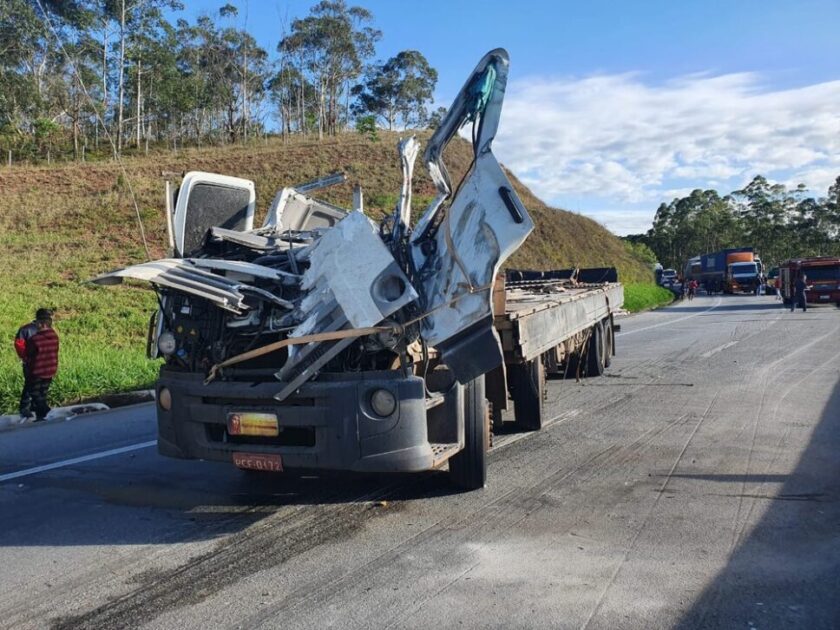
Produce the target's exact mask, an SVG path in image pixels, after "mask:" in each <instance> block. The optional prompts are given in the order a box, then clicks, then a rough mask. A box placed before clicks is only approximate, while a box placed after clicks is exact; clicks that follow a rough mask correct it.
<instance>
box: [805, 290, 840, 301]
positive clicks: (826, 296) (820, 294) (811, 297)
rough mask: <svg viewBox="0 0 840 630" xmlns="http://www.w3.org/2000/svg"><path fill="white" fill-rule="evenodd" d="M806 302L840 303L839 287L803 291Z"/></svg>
mask: <svg viewBox="0 0 840 630" xmlns="http://www.w3.org/2000/svg"><path fill="white" fill-rule="evenodd" d="M805 301H806V302H807V303H808V304H831V303H834V304H840V289H836V290H824V291H805Z"/></svg>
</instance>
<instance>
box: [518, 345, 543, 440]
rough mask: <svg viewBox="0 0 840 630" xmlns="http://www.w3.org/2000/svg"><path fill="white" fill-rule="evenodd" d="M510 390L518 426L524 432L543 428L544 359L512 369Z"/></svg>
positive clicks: (540, 358) (539, 358)
mask: <svg viewBox="0 0 840 630" xmlns="http://www.w3.org/2000/svg"><path fill="white" fill-rule="evenodd" d="M510 389H511V398H513V409H514V415H515V416H516V420H515V423H516V426H517V428H519V429H521V430H523V431H539V430H540V429H541V428H542V423H543V420H542V416H543V396H544V395H545V366H543V362H542V357H541V356H540V357H537V358H536V359H534V360H533V361H528V362H526V363H521V364H517V365H513V366H511V368H510Z"/></svg>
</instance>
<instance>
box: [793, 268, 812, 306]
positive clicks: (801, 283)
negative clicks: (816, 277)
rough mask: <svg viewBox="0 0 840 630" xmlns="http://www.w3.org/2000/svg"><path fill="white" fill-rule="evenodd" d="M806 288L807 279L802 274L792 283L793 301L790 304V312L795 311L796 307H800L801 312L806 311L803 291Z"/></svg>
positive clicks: (806, 304)
mask: <svg viewBox="0 0 840 630" xmlns="http://www.w3.org/2000/svg"><path fill="white" fill-rule="evenodd" d="M807 288H808V277H807V276H806V275H805V274H804V273H803V274H801V275H799V277H797V278H796V281H795V282H794V283H793V300H791V302H790V312H791V313H793V311H794V310H796V305H797V304H799V306H801V307H802V312H803V313H804V312H805V311H807V310H808V303H807V301H806V299H805V289H807Z"/></svg>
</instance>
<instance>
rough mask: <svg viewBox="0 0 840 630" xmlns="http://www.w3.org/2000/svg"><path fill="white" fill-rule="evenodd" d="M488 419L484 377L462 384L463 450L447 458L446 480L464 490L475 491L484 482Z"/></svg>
mask: <svg viewBox="0 0 840 630" xmlns="http://www.w3.org/2000/svg"><path fill="white" fill-rule="evenodd" d="M488 448H490V418H489V415H488V413H487V399H486V398H485V397H484V376H483V375H482V376H479V377H478V378H477V379H475V380H473V381H470V382H469V383H467V384H466V385H464V448H463V450H461V451H460V452H459V453H458V454H456V455H453V456H452V457H450V458H449V479H450V481H452V483H453V484H454V485H456V486H458V487H459V488H462V489H464V490H478V489H479V488H483V487H484V483H485V481H486V480H487V449H488Z"/></svg>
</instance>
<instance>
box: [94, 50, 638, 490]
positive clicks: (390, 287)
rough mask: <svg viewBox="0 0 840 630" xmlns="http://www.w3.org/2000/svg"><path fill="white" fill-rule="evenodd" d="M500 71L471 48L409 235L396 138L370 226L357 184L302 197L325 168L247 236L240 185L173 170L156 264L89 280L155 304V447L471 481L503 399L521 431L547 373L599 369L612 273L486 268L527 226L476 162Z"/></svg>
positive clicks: (480, 159)
mask: <svg viewBox="0 0 840 630" xmlns="http://www.w3.org/2000/svg"><path fill="white" fill-rule="evenodd" d="M507 70H508V56H507V53H506V52H505V51H504V50H501V49H497V50H494V51H491V52H490V53H488V54H487V55H486V56H485V57H484V58H483V59H482V60H481V61H480V62H479V64H478V66H477V67H476V68H475V70H474V71H473V73H472V74H471V76H470V77H469V79H468V80H467V82H466V84H465V85H464V87H463V88H462V90H461V92H460V93H459V94H458V96H457V97H456V99H455V102H454V103H453V105H452V107H451V108H450V109H449V111H448V112H447V115H446V117H445V118H444V120H443V122H442V124H441V126H440V127H439V128H438V129H437V131H436V132H435V133H434V135H433V136H432V138H431V139H430V141H429V144H428V146H427V147H426V151H425V153H424V157H423V159H424V162H425V164H426V167H427V170H428V171H429V174H430V176H431V177H432V180H433V182H434V183H435V185H436V187H437V190H438V195H437V197H436V198H435V199H434V200H433V201H432V202H431V203H430V205H429V206H428V207H427V209H426V210H425V213H424V214H422V216H421V217H420V220H419V221H418V222H417V223H416V224H414V225H412V224H411V210H412V208H411V189H412V185H411V184H412V173H413V167H414V161H415V159H416V157H417V155H418V153H419V143H418V142H417V140H416V138H413V137H411V138H408V139H404V140H401V141H400V143H399V145H398V155H399V158H400V163H401V166H402V175H403V185H402V190H401V192H400V195H399V201H398V202H397V204H396V207H395V208H394V211H393V213H392V214H389V215H387V216H386V217H385V218H384V219H382V220H381V221H374V220H373V219H372V218H370V217H368V216H367V215H366V214H365V213H364V204H363V195H362V191H361V190H360V189H359V188H358V187H357V188H356V189H354V194H353V200H352V208H349V209H345V208H342V207H339V206H336V205H333V204H330V203H326V202H324V201H320V200H318V199H316V198H314V197H313V196H311V193H313V192H315V191H317V190H319V189H321V188H324V187H326V186H329V185H332V184H336V183H339V182H341V181H344V179H345V178H344V177H343V176H342V175H340V174H335V175H330V176H326V177H323V178H321V179H319V180H316V181H313V182H309V183H307V184H304V185H300V186H296V187H288V188H284V189H283V190H281V191H280V192H279V193H278V194H277V195H276V196H275V197H274V200H273V201H272V203H271V205H270V207H269V208H268V210H267V212H266V217H265V220H264V222H263V224H262V226H261V227H256V228H255V227H254V215H255V207H256V192H255V187H254V184H253V182H251V181H248V180H244V179H240V178H235V177H228V176H223V175H215V174H211V173H201V172H191V173H188V174H187V175H186V176H185V177H184V178H183V181H182V182H181V185H180V189H179V192H178V195H177V198H176V199H175V201H174V203H172V204H171V205H172V209H171V210H169V209H168V210H167V215H166V216H167V222H168V224H169V225H170V226H171V231H170V235H171V238H170V243H171V250H172V255H171V256H170V257H169V258H166V259H162V260H156V261H150V262H147V263H141V264H138V265H133V266H131V267H127V268H125V269H120V270H117V271H113V272H110V273H106V274H103V275H102V276H100V277H98V278H96V279H95V282H98V283H99V284H115V283H119V282H121V281H123V280H124V279H127V278H128V279H135V280H141V281H144V282H146V283H149V284H150V285H151V286H152V287H153V288H154V289H155V290H156V292H157V294H158V297H159V309H158V311H157V312H156V314H155V315H154V317H152V319H151V320H150V323H149V331H148V333H149V334H148V342H147V343H148V353H149V355H150V356H152V357H162V358H163V361H164V362H163V365H162V366H161V368H160V376H159V378H158V381H157V384H156V395H157V403H156V410H157V420H158V449H159V451H160V453H162V454H163V455H166V456H170V457H177V458H187V459H208V460H219V461H227V462H232V463H233V464H235V465H236V466H238V467H240V468H243V469H249V470H259V471H273V472H281V471H290V470H314V471H321V470H339V471H362V472H417V471H425V470H433V469H438V468H441V467H443V466H445V465H447V464H448V467H449V474H450V477H451V479H452V481H453V482H454V483H455V484H456V485H458V486H459V487H461V488H465V489H475V488H480V487H482V486H483V485H484V482H485V477H486V454H487V451H488V448H489V447H490V440H491V431H492V429H493V426H494V425H495V427H496V428H497V429H498V428H499V427H500V425H501V423H502V421H503V419H504V415H503V411H504V409H506V408H507V407H508V405H509V401H512V406H513V409H514V422H515V423H516V424H517V425H519V427H520V428H522V429H526V430H536V429H539V428H540V427H541V426H542V425H543V422H544V419H543V413H542V405H543V397H544V387H545V375H546V373H562V374H566V375H568V376H573V377H576V378H577V377H581V376H597V375H599V374H601V373H602V372H603V370H604V369H605V368H606V367H607V366H608V365H609V363H610V359H611V357H612V356H613V353H614V352H615V343H614V340H615V334H614V331H615V325H614V314H615V312H616V311H617V310H618V309H619V308H620V307H621V306H622V303H623V289H622V287H621V284H620V283H619V282H618V278H617V274H616V272H615V270H614V269H611V268H599V269H575V268H573V269H566V270H555V271H552V272H545V271H527V270H525V271H514V270H509V271H508V272H506V273H502V272H501V268H502V265H503V263H504V261H505V260H506V259H507V258H508V257H509V256H510V255H511V254H512V253H513V252H514V251H516V249H517V248H518V247H519V246H520V245H521V244H522V243H523V242H524V240H525V238H526V237H527V236H528V234H529V233H530V232H531V230H532V229H533V222H532V221H531V218H530V217H529V215H528V212H527V210H526V209H525V207H524V206H523V205H522V202H521V201H520V199H519V197H518V196H517V194H516V192H515V191H514V188H513V186H512V184H511V183H510V181H509V180H508V178H507V176H506V175H505V173H504V171H503V170H502V168H501V167H500V165H499V164H498V162H497V161H496V159H495V157H494V156H493V154H492V151H491V143H492V140H493V137H494V135H495V132H496V128H497V126H498V122H499V114H500V111H501V104H502V99H503V96H504V88H505V83H506V80H507ZM468 123H472V126H473V130H472V139H473V151H474V159H473V162H472V165H471V167H470V169H469V170H468V172H467V173H466V174H465V175H464V177H463V179H462V180H461V182H460V183H459V184H458V185H457V186H453V185H452V183H451V182H450V179H449V174H448V172H447V170H446V166H445V164H444V163H443V161H442V155H443V152H444V149H445V147H446V145H447V143H448V142H449V141H450V140H451V139H452V138H453V137H454V136H455V135H456V134H457V132H458V130H459V129H460V128H461V127H462V126H463V125H465V124H468ZM453 191H454V193H453ZM167 200H168V201H169V197H167Z"/></svg>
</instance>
